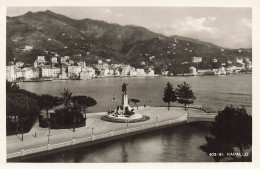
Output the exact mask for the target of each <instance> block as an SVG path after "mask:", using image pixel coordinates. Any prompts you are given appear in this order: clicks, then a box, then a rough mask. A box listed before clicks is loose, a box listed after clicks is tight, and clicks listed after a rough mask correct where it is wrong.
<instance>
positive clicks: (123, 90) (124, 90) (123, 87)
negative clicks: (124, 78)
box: [122, 82, 128, 94]
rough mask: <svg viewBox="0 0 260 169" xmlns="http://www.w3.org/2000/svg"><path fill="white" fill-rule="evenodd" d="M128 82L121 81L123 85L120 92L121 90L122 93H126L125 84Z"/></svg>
mask: <svg viewBox="0 0 260 169" xmlns="http://www.w3.org/2000/svg"><path fill="white" fill-rule="evenodd" d="M127 85H128V84H126V83H125V82H124V83H123V85H122V92H123V94H126V91H127V89H126V86H127Z"/></svg>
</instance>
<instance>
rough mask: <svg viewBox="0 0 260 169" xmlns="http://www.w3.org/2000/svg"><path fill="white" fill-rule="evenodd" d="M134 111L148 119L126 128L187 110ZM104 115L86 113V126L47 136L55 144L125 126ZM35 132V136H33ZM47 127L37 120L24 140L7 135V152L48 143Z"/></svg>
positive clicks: (150, 108)
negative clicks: (107, 119)
mask: <svg viewBox="0 0 260 169" xmlns="http://www.w3.org/2000/svg"><path fill="white" fill-rule="evenodd" d="M188 111H189V112H191V111H192V112H201V111H200V110H195V109H189V110H188ZM135 112H136V113H139V114H142V115H146V116H149V117H150V119H149V120H147V121H144V122H138V123H129V124H128V128H132V127H137V126H142V125H143V124H152V123H155V122H156V117H158V118H157V122H162V121H167V120H170V119H177V118H180V117H181V116H183V115H185V114H186V113H187V111H185V110H184V108H180V107H171V108H170V111H168V110H167V108H166V107H148V106H147V107H145V108H144V107H141V108H139V110H135ZM104 115H106V112H100V113H91V114H87V121H86V126H84V127H81V128H76V132H73V130H72V129H55V130H54V129H53V130H51V136H50V137H49V143H50V144H57V143H61V142H66V141H70V140H72V139H73V138H75V139H79V138H85V137H89V136H91V135H92V128H93V133H94V135H98V134H103V133H108V132H110V131H111V130H112V131H117V130H122V129H126V128H127V124H126V123H113V122H107V121H103V120H101V117H102V116H104ZM35 132H36V133H37V137H35ZM47 134H48V128H41V127H39V122H38V121H36V123H35V125H34V127H33V128H32V130H31V131H30V132H29V133H26V134H24V141H21V134H19V135H18V136H16V135H13V136H7V154H10V153H14V152H18V151H21V149H24V150H28V149H33V148H38V147H43V146H46V145H47V144H48V136H47Z"/></svg>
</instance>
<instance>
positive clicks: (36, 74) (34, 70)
mask: <svg viewBox="0 0 260 169" xmlns="http://www.w3.org/2000/svg"><path fill="white" fill-rule="evenodd" d="M39 77H40V68H32V78H33V79H39Z"/></svg>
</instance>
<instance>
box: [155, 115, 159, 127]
mask: <svg viewBox="0 0 260 169" xmlns="http://www.w3.org/2000/svg"><path fill="white" fill-rule="evenodd" d="M158 118H159V117H158V116H156V122H155V126H156V127H157V121H158Z"/></svg>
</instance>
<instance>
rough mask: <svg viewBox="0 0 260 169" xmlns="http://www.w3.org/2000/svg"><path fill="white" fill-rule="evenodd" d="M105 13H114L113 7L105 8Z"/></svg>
mask: <svg viewBox="0 0 260 169" xmlns="http://www.w3.org/2000/svg"><path fill="white" fill-rule="evenodd" d="M103 12H104V13H112V11H111V9H105V10H103Z"/></svg>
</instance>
